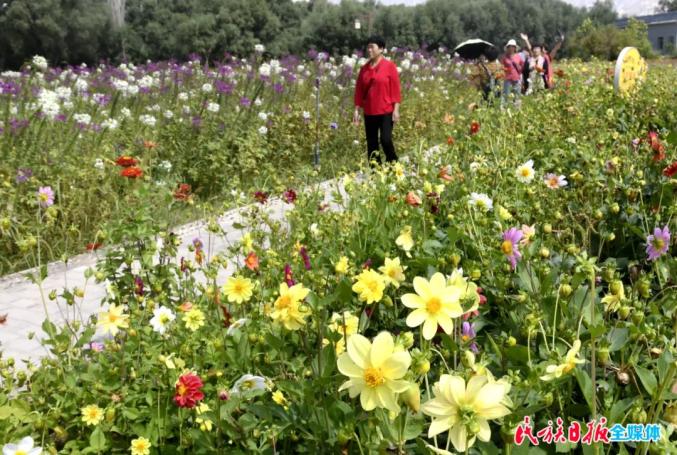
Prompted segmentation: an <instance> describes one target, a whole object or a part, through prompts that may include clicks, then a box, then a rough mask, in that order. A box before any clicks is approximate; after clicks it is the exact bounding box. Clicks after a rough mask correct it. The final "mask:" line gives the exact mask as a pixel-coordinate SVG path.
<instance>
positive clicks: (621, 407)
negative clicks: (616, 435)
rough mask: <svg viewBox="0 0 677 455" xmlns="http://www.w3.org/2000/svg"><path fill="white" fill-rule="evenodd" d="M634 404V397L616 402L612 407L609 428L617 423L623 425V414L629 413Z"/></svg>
mask: <svg viewBox="0 0 677 455" xmlns="http://www.w3.org/2000/svg"><path fill="white" fill-rule="evenodd" d="M634 402H635V398H634V397H633V398H626V399H625V400H620V401H617V402H615V403H614V405H613V406H611V411H609V426H611V425H613V424H615V423H622V422H623V420H622V418H623V414H625V411H627V410H628V408H629V407H630V406H632V403H634Z"/></svg>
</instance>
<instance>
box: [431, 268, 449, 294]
mask: <svg viewBox="0 0 677 455" xmlns="http://www.w3.org/2000/svg"><path fill="white" fill-rule="evenodd" d="M446 287H447V280H446V279H445V278H444V275H442V274H441V273H440V272H437V273H435V274H434V275H433V276H432V277H430V288H431V289H435V290H442V289H445V288H446Z"/></svg>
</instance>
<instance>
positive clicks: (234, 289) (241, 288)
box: [233, 283, 244, 294]
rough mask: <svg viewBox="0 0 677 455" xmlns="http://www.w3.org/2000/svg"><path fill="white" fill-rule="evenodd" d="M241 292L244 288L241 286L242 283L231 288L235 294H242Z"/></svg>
mask: <svg viewBox="0 0 677 455" xmlns="http://www.w3.org/2000/svg"><path fill="white" fill-rule="evenodd" d="M243 290H244V287H243V286H242V283H235V286H233V291H234V292H235V293H236V294H242V291H243Z"/></svg>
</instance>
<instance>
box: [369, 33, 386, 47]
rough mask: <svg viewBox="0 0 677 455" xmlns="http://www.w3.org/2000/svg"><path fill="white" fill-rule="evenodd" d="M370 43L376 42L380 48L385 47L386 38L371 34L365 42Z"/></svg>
mask: <svg viewBox="0 0 677 455" xmlns="http://www.w3.org/2000/svg"><path fill="white" fill-rule="evenodd" d="M372 43H373V44H376V45H377V46H378V47H379V48H381V49H385V47H386V40H384V39H383V37H381V36H378V35H372V36H370V37H369V38H367V44H372Z"/></svg>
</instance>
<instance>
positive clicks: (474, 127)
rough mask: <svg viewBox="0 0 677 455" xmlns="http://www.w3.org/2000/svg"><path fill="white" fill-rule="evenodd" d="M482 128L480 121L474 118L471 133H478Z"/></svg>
mask: <svg viewBox="0 0 677 455" xmlns="http://www.w3.org/2000/svg"><path fill="white" fill-rule="evenodd" d="M479 130H480V122H478V121H477V120H473V121H472V123H470V134H477V132H478V131H479Z"/></svg>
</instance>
